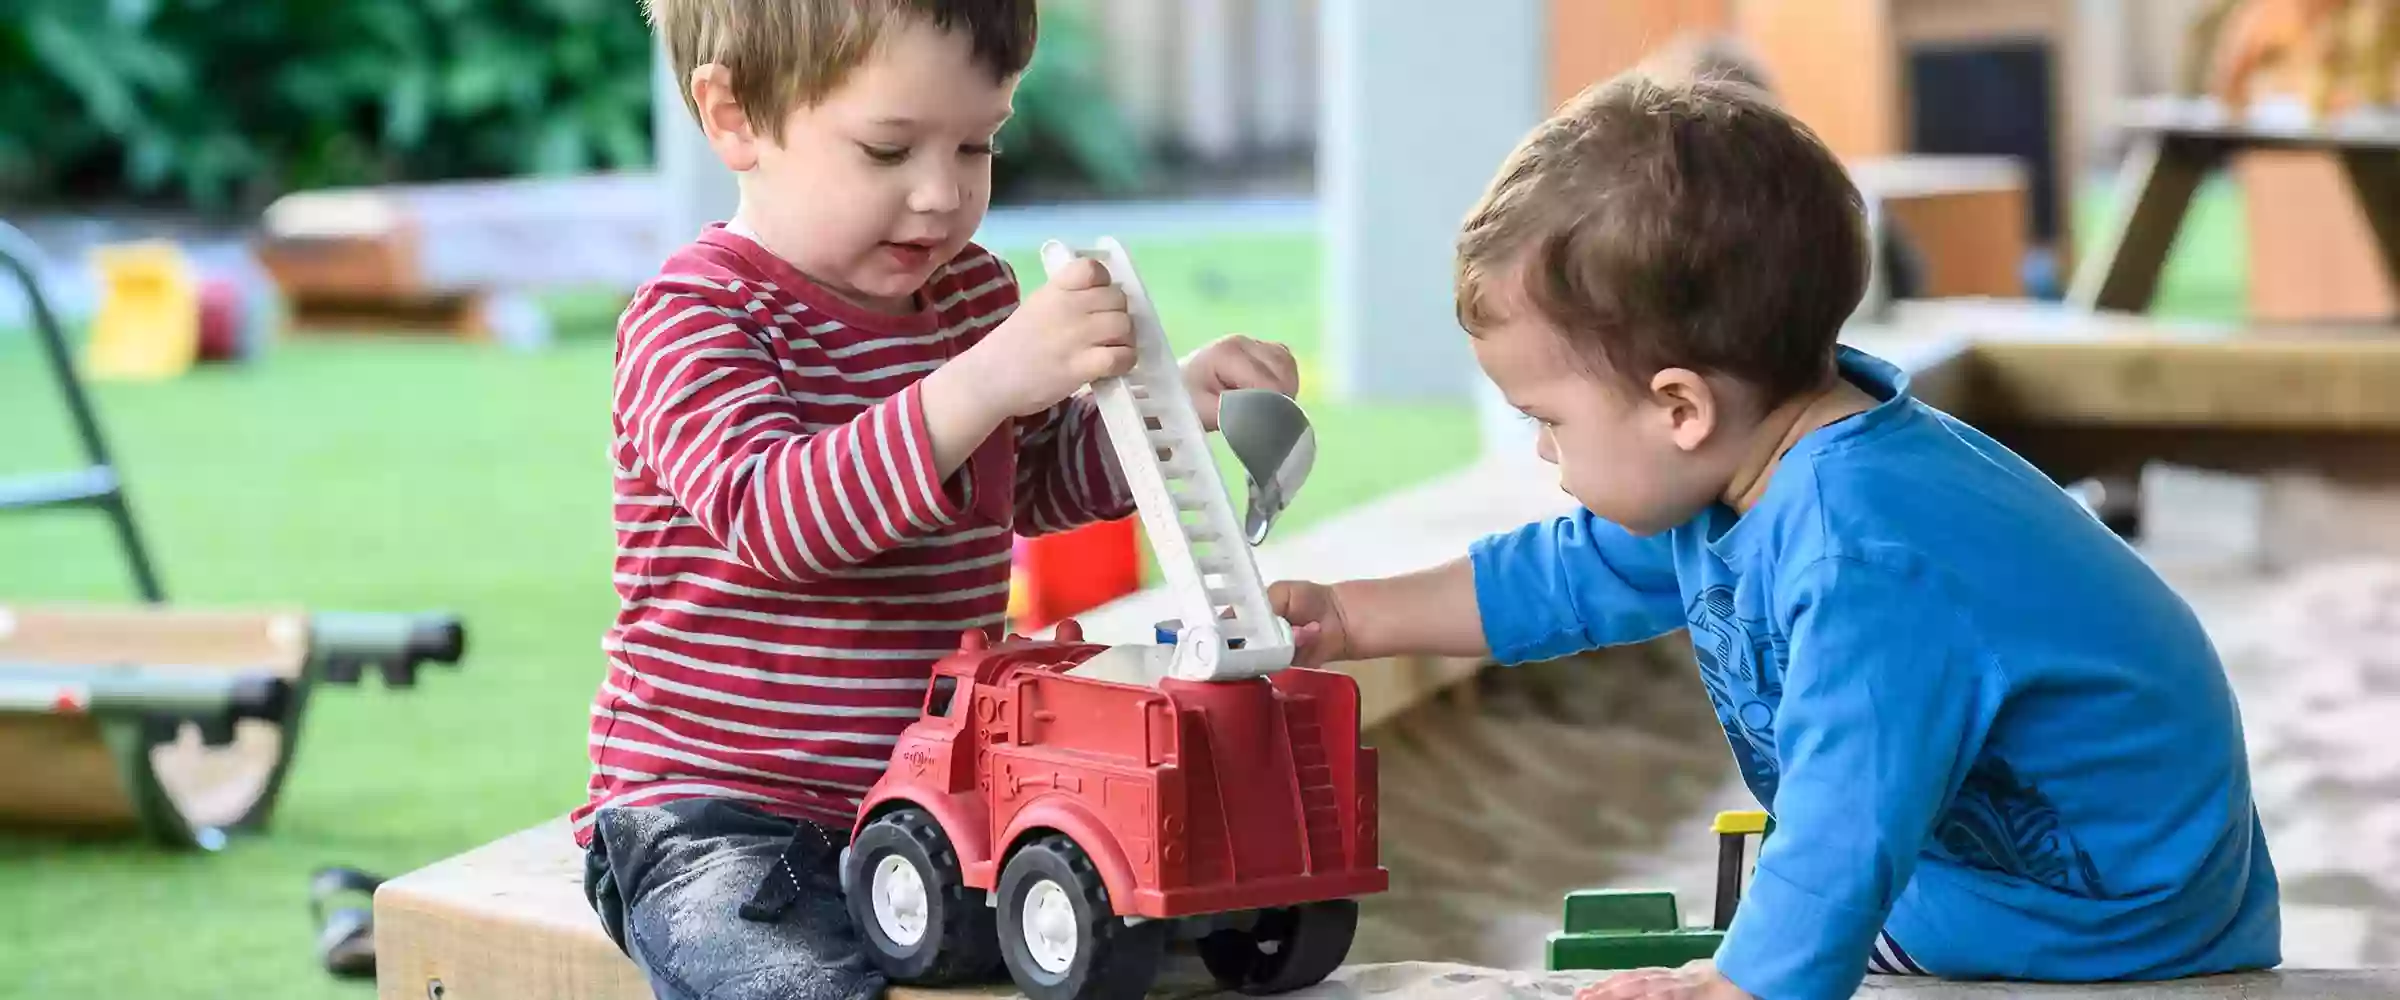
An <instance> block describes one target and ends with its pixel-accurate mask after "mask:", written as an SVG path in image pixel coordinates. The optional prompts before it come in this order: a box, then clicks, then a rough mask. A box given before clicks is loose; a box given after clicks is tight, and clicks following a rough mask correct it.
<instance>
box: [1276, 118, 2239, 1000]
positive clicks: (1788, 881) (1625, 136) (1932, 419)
mask: <svg viewBox="0 0 2400 1000" xmlns="http://www.w3.org/2000/svg"><path fill="white" fill-rule="evenodd" d="M1866 250H1867V240H1866V235H1865V232H1864V225H1863V212H1862V209H1861V205H1860V201H1859V196H1858V193H1857V191H1856V189H1855V188H1854V187H1853V186H1852V184H1851V183H1850V181H1849V178H1848V177H1847V175H1846V174H1845V173H1844V172H1843V170H1842V167H1841V166H1840V164H1839V162H1838V161H1837V160H1836V159H1835V158H1834V157H1833V156H1832V155H1831V154H1830V153H1829V152H1828V151H1827V150H1826V149H1825V148H1824V147H1823V146H1822V145H1821V144H1820V143H1819V142H1818V140H1817V139H1816V137H1815V136H1814V135H1813V134H1811V133H1810V132H1809V131H1808V130H1807V129H1806V128H1805V127H1803V126H1802V125H1800V124H1799V123H1797V122H1796V121H1794V120H1793V119H1792V118H1790V117H1789V116H1787V115H1786V114H1784V113H1783V112H1781V111H1778V110H1776V108H1775V107H1774V106H1773V105H1772V103H1770V102H1769V101H1768V100H1766V99H1764V98H1763V97H1761V96H1760V95H1758V94H1757V93H1756V92H1755V91H1752V90H1748V89H1746V88H1743V87H1740V86H1739V85H1731V84H1721V83H1711V82H1700V83H1694V84H1689V85H1677V86H1668V85H1664V84H1660V83H1657V82H1654V81H1651V80H1648V79H1645V78H1642V77H1639V76H1628V77H1623V78H1619V79H1618V80H1615V81H1612V82H1610V83H1608V84H1604V85H1601V86H1597V87H1595V88H1593V89H1592V90H1590V91H1587V92H1586V93H1585V94H1583V95H1581V96H1579V97H1578V98H1577V99H1576V100H1574V101H1573V102H1570V103H1569V104H1568V105H1567V106H1566V107H1565V108H1563V109H1561V111H1560V113H1559V114H1558V115H1557V116H1556V117H1554V118H1552V119H1551V120H1550V121H1548V122H1546V123H1544V124H1543V125H1542V126H1541V127H1539V128H1538V129H1536V130H1535V131H1534V132H1533V133H1532V134H1531V135H1530V136H1528V137H1527V138H1526V140H1525V141H1524V142H1523V143H1522V144H1521V145H1520V146H1519V148H1518V149H1517V150H1516V151H1515V152H1514V153H1513V154H1512V155H1511V157H1510V158H1509V160H1508V161H1507V163H1506V164H1505V165H1504V166H1503V167H1502V169H1501V170H1500V172H1499V175H1498V176H1497V178H1496V179H1495V180H1494V181H1493V182H1492V185H1491V187H1490V189H1489V190H1488V191H1487V192H1486V194H1485V196H1484V199H1483V201H1482V202H1481V204H1479V205H1478V206H1477V207H1476V209H1475V210H1474V211H1473V212H1472V213H1471V214H1470V215H1469V216H1468V218H1467V220H1466V222H1465V224H1464V226H1463V228H1462V231H1461V234H1460V237H1459V242H1458V255H1457V267H1458V272H1457V273H1458V294H1459V316H1460V321H1461V323H1462V325H1463V326H1465V327H1466V329H1467V330H1469V331H1470V332H1471V334H1472V336H1473V343H1474V350H1475V354H1476V359H1477V362H1478V364H1479V365H1480V366H1481V367H1482V369H1483V371H1484V373H1485V374H1486V375H1487V376H1488V377H1489V378H1490V379H1491V381H1492V382H1493V383H1494V385H1495V386H1496V387H1497V388H1498V389H1499V390H1500V391H1501V393H1502V394H1503V395H1504V396H1505V397H1506V398H1507V400H1508V402H1509V403H1510V405H1512V406H1513V407H1515V408H1516V409H1518V410H1520V411H1522V412H1523V413H1524V414H1525V415H1526V416H1527V417H1528V418H1529V419H1531V420H1533V421H1535V422H1536V423H1537V424H1538V426H1539V442H1540V443H1539V444H1538V446H1537V451H1538V452H1539V454H1540V455H1541V457H1542V458H1543V459H1544V460H1546V461H1548V462H1551V463H1553V464H1555V465H1556V466H1557V468H1558V472H1559V481H1560V486H1561V488H1563V489H1564V490H1565V491H1566V492H1567V493H1569V494H1571V495H1573V496H1574V497H1575V498H1576V500H1578V501H1579V502H1580V503H1581V505H1582V509H1580V510H1578V511H1577V512H1575V513H1574V514H1572V515H1569V516H1564V517H1560V518H1558V519H1555V520H1552V521H1548V522H1543V523H1535V524H1529V525H1526V526H1524V527H1522V528H1519V529H1517V530H1514V531H1510V532H1506V533H1502V534H1499V535H1495V536H1492V537H1489V538H1485V539H1483V540H1481V541H1479V542H1478V543H1476V544H1475V545H1474V546H1473V547H1472V548H1471V550H1470V552H1469V553H1468V554H1467V555H1466V556H1465V557H1463V558H1461V559H1458V560H1456V561H1453V562H1450V563H1448V564H1445V565H1441V566H1437V567H1434V568H1431V569H1427V570H1423V571H1419V572H1416V573H1412V574H1408V575H1404V576H1398V577H1392V578H1387V579H1377V580H1357V581H1349V582H1343V583H1336V584H1332V585H1330V586H1327V585H1323V584H1315V583H1296V582H1285V583H1279V584H1277V585H1276V587H1275V600H1276V606H1277V609H1278V611H1279V612H1281V613H1283V614H1284V615H1285V616H1286V617H1287V618H1288V619H1289V620H1291V621H1292V622H1293V624H1294V625H1295V626H1297V627H1298V628H1299V632H1300V637H1301V640H1302V643H1303V645H1302V659H1303V662H1307V663H1322V662H1325V661H1327V660H1350V659H1371V658H1377V657H1383V656H1389V655H1394V654H1399V653H1439V654H1450V655H1459V656H1475V655H1485V654H1488V655H1490V656H1492V657H1494V658H1495V659H1497V660H1499V661H1501V662H1504V663H1518V662H1525V661H1531V660H1540V659H1547V658H1551V657H1556V656H1560V655H1564V654H1568V653H1572V652H1575V651H1578V650H1584V649H1590V648H1593V647H1598V646H1605V645H1611V644H1619V643H1632V642H1639V641H1642V640H1646V639H1650V638H1652V637H1655V636H1659V635H1662V634H1665V633H1668V632H1671V631H1673V630H1675V629H1678V628H1688V629H1689V630H1690V634H1691V636H1692V639H1693V646H1694V648H1695V651H1696V653H1697V654H1698V660H1699V666H1700V672H1701V676H1702V677H1703V678H1704V679H1705V680H1706V682H1707V683H1706V686H1707V689H1708V693H1709V698H1710V700H1711V701H1712V702H1713V703H1714V705H1715V708H1716V713H1717V718H1718V720H1719V722H1721V723H1722V724H1723V726H1724V729H1725V732H1726V735H1727V738H1728V741H1729V743H1730V744H1731V747H1732V749H1733V755H1734V758H1735V760H1736V761H1737V762H1738V763H1739V765H1740V770H1741V774H1742V778H1743V780H1744V781H1745V782H1746V783H1747V784H1748V785H1749V787H1750V789H1751V791H1752V792H1753V793H1754V794H1756V795H1757V797H1758V800H1759V802H1760V803H1761V804H1762V805H1764V806H1765V807H1766V808H1767V809H1768V810H1769V811H1770V812H1771V813H1772V814H1773V815H1774V817H1775V820H1776V831H1775V833H1774V835H1773V836H1771V837H1769V838H1768V840H1767V842H1766V845H1765V846H1764V848H1763V849H1762V850H1761V851H1760V853H1759V857H1758V861H1757V865H1756V872H1755V875H1754V878H1753V881H1752V884H1751V885H1750V887H1749V889H1748V890H1747V893H1746V896H1745V898H1744V900H1743V903H1742V906H1741V908H1740V909H1739V910H1738V911H1737V914H1736V917H1735V919H1734V921H1733V924H1732V927H1731V929H1730V930H1729V931H1728V932H1727V935H1726V939H1725V943H1724V945H1723V946H1722V947H1721V948H1720V950H1719V951H1718V953H1717V955H1716V957H1715V959H1714V961H1713V962H1699V963H1694V964H1692V965H1690V966H1686V967H1685V968H1682V969H1677V970H1663V969H1655V970H1641V971H1637V972H1630V973H1624V974H1620V975H1618V976H1615V977H1612V978H1611V979H1609V980H1606V981H1604V982H1602V983H1600V984H1596V985H1595V986H1594V987H1592V988H1591V989H1589V990H1587V991H1586V995H1588V996H1596V997H1597V996H1606V997H1637V996H1647V997H1660V996H1678V997H1743V996H1756V997H1763V998H1768V1000H1787V998H1789V1000H1806V998H1828V997H1847V996H1850V995H1851V994H1852V993H1853V992H1854V991H1855V990H1856V989H1857V988H1858V986H1859V984H1860V982H1861V980H1862V978H1863V976H1864V975H1865V974H1866V973H1867V972H1869V971H1876V972H1883V973H1893V974H1922V975H1935V976H1942V977H1947V978H2000V979H2021V980H2052V981H2095V980H2112V979H2154V978H2171V977H2179V976H2186V975H2196V974H2204V973H2213V972H2220V971H2227V970H2235V969H2248V968H2262V967H2268V966H2272V965H2275V964H2277V963H2278V962H2279V961H2280V951H2279V949H2280V937H2281V931H2280V924H2279V918H2278V912H2277V903H2276V882H2275V874H2274V870H2273V866H2272V864H2271V862H2270V861H2269V859H2268V856H2267V845H2266V842H2265V840H2264V836H2263V834H2262V832H2261V830H2260V827H2259V821H2258V816H2257V813H2256V810H2255V809H2254V807H2253V806H2252V804H2251V796H2250V779H2249V771H2248V764H2247V760H2246V756H2245V752H2244V748H2243V742H2242V733H2241V725H2240V720H2239V718H2238V716H2237V713H2236V709H2235V705H2234V699H2233V695H2232V692H2231V690H2230V687H2229V685H2228V682H2227V679H2226V677H2225V674H2224V670H2223V667H2222V666H2221V664H2220V663H2219V661H2218V659H2217V655H2216V652H2215V650H2214V649H2213V648H2212V646H2211V644H2210V642H2209V640H2208V637H2207V636H2206V634H2205V633H2204V632H2203V631H2202V629H2201V625H2200V622H2199V621H2198V620H2196V618H2195V617H2194V615H2193V613H2192V611H2191V610H2190V608H2189V607H2187V606H2186V605H2185V603H2184V602H2183V601H2182V600H2181V599H2180V598H2178V597H2177V595H2176V594H2175V593H2174V592H2173V591H2172V590H2171V589H2170V588H2169V587H2168V586H2167V585H2166V584H2165V583H2164V582H2162V581H2161V580H2160V579H2159V577H2158V576H2157V575H2156V574H2155V573H2153V572H2152V570H2151V569H2150V568H2149V567H2148V566H2147V565H2146V564H2145V563H2144V562H2143V561H2142V560H2141V559H2140V558H2139V557H2138V556H2137V555H2136V554H2135V553H2134V552H2133V551H2132V550H2131V549H2130V548H2128V547H2127V546H2126V545H2124V544H2123V543H2122V542H2121V541H2119V540H2118V539H2117V538H2116V537H2115V536H2113V535H2112V534H2110V533H2109V531H2108V530H2107V529H2106V528H2104V527H2102V526H2101V524H2100V523H2099V522H2098V521H2097V520H2095V519H2094V518H2093V517H2091V516H2090V515H2089V514H2088V513H2086V512H2085V511H2084V510H2083V508H2081V507H2080V506H2078V505H2077V504H2076V503H2075V502H2074V501H2073V500H2072V499H2070V498H2069V497H2068V496H2067V495H2066V494H2065V493H2064V492H2063V491H2061V490H2060V489H2059V488H2058V487H2057V485H2056V484H2054V483H2052V482H2051V481H2050V480H2049V479H2047V478H2046V477H2044V476H2043V475H2042V474H2041V473H2040V472H2039V471H2037V470H2036V469H2034V468H2033V467H2032V466H2030V465H2029V464H2027V463H2026V462H2024V461H2023V460H2022V459H2020V458H2018V457H2017V456H2016V455H2015V454H2012V453H2011V452H2009V451H2008V450H2007V449H2006V448H2003V447H2001V446H2000V445H1999V444H1997V443H1995V442H1994V441H1992V440H1991V439H1989V438H1987V437H1985V436H1984V435H1982V434H1979V433H1977V432H1976V431H1975V430H1974V429H1972V428H1970V427H1967V426H1965V425H1964V424H1961V423H1960V422H1958V421H1956V420H1954V419H1952V418H1950V417H1949V416H1947V415H1945V414H1943V413H1941V412H1940V411H1938V410H1935V409H1933V408H1931V407H1929V406H1927V405H1925V404H1924V403H1921V402H1918V401H1916V400H1914V399H1913V398H1911V396H1910V395H1909V388H1908V381H1907V379H1906V377H1905V376H1904V375H1903V374H1902V373H1901V372H1900V371H1898V370H1897V369H1895V368H1894V367H1893V366H1892V365H1890V364H1888V363H1886V362H1884V361H1882V360H1880V359H1877V358H1874V357H1871V356H1869V355H1866V354H1864V353H1861V352H1859V351H1856V350H1853V349H1850V348H1847V347H1844V346H1840V345H1837V344H1836V336H1837V334H1838V332H1839V330H1840V328H1841V326H1842V324H1843V322H1844V320H1845V318H1846V317H1847V316H1848V315H1849V314H1850V312H1851V311H1852V309H1853V308H1854V307H1855V306H1856V304H1857V302H1858V300H1859V297H1860V295H1861V293H1862V290H1863V287H1864V284H1865V278H1866V266H1867V265H1866Z"/></svg>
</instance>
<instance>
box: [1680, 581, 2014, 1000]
mask: <svg viewBox="0 0 2400 1000" xmlns="http://www.w3.org/2000/svg"><path fill="white" fill-rule="evenodd" d="M1777 589H1778V591H1779V593H1778V597H1779V599H1781V600H1783V601H1786V602H1788V603H1787V604H1786V606H1787V607H1792V608H1795V609H1796V610H1795V611H1794V612H1793V615H1792V620H1791V622H1790V626H1789V631H1788V633H1787V634H1788V635H1789V636H1790V637H1791V646H1790V658H1789V666H1788V668H1787V669H1786V671H1785V673H1784V688H1783V705H1782V708H1781V709H1780V711H1779V712H1778V713H1777V715H1776V718H1775V753H1776V758H1777V761H1778V763H1779V765H1780V770H1781V775H1780V778H1779V780H1778V784H1777V787H1776V792H1775V801H1774V803H1773V805H1772V812H1773V814H1774V817H1775V831H1774V833H1773V834H1771V835H1769V836H1768V837H1767V841H1766V845H1765V846H1764V847H1763V848H1762V849H1761V850H1760V851H1759V856H1758V864H1757V867H1756V871H1755V873H1754V874H1753V876H1752V881H1751V885H1750V887H1749V889H1748V890H1747V891H1746V892H1745V894H1744V897H1743V899H1742V903H1741V907H1740V909H1738V910H1736V911H1735V913H1734V918H1733V925H1732V927H1731V928H1729V929H1728V930H1727V932H1726V935H1725V941H1724V944H1722V945H1721V946H1720V947H1719V948H1718V951H1717V958H1716V965H1717V971H1718V972H1719V973H1721V974H1722V975H1724V977H1725V978H1726V979H1728V980H1730V981H1731V982H1732V983H1733V984H1734V985H1736V986H1739V987H1741V988H1742V989H1743V990H1745V991H1747V992H1748V993H1750V995H1752V996H1755V997H1759V998H1761V1000H1785V998H1804V997H1835V996H1842V997H1846V996H1849V995H1851V994H1852V993H1854V992H1856V991H1857V989H1858V987H1859V984H1860V982H1861V981H1862V980H1863V979H1864V978H1865V976H1866V962H1867V955H1868V950H1869V949H1870V948H1871V947H1872V946H1873V945H1874V943H1875V938H1876V935H1877V934H1878V933H1880V932H1881V931H1882V929H1883V922H1884V919H1885V917H1886V916H1887V915H1889V914H1890V912H1891V908H1892V903H1893V901H1894V900H1895V899H1897V898H1898V897H1899V895H1900V890H1901V889H1903V888H1905V887H1906V886H1907V885H1908V879H1909V875H1910V874H1911V873H1912V872H1914V871H1915V868H1916V859H1917V852H1918V851H1919V850H1921V849H1922V848H1923V847H1924V846H1925V844H1926V842H1927V840H1928V839H1929V838H1930V836H1931V834H1932V832H1933V824H1934V822H1935V820H1936V819H1937V818H1939V817H1940V815H1941V813H1942V811H1943V810H1944V809H1945V808H1947V806H1948V803H1949V802H1950V799H1951V797H1952V795H1954V794H1955V793H1956V791H1957V789H1958V786H1959V784H1960V782H1961V781H1962V780H1963V779H1964V777H1965V775H1966V771H1967V768H1968V767H1969V766H1971V765H1972V764H1973V763H1974V761H1975V757H1976V754H1977V753H1978V752H1979V750H1980V748H1981V747H1982V745H1983V739H1984V735H1985V734H1986V733H1987V732H1988V731H1989V729H1990V721H1991V716H1992V713H1993V711H1994V709H1995V706H1996V704H1997V693H1998V691H1999V690H2000V686H1999V685H2000V681H1999V678H1998V677H1997V674H1996V672H1995V671H1993V670H1990V669H1986V660H1985V658H1984V657H1983V654H1982V652H1981V650H1980V649H1979V644H1978V643H1977V642H1976V641H1975V637H1974V635H1973V633H1972V630H1971V628H1970V626H1969V624H1968V623H1967V622H1966V620H1965V619H1964V618H1963V617H1962V616H1961V615H1960V614H1959V613H1958V611H1957V610H1956V609H1955V608H1952V607H1950V606H1948V605H1945V604H1944V603H1943V598H1942V596H1941V595H1942V591H1943V585H1942V584H1941V582H1940V581H1938V580H1936V579H1932V578H1930V577H1928V576H1926V575H1924V574H1919V573H1909V572H1904V571H1899V570H1895V569H1892V568H1887V567H1884V566H1881V565H1873V564H1868V563H1864V562H1859V561H1855V560H1851V559H1842V558H1828V559H1821V560H1818V561H1816V562H1815V563H1812V564H1810V565H1809V566H1808V567H1806V568H1804V569H1802V570H1801V571H1799V572H1797V573H1795V574H1793V575H1792V576H1790V577H1789V578H1787V579H1785V580H1782V581H1779V582H1778V584H1777Z"/></svg>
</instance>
